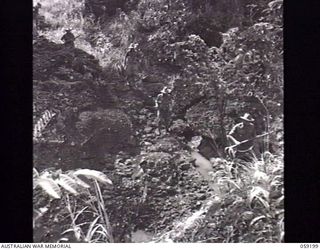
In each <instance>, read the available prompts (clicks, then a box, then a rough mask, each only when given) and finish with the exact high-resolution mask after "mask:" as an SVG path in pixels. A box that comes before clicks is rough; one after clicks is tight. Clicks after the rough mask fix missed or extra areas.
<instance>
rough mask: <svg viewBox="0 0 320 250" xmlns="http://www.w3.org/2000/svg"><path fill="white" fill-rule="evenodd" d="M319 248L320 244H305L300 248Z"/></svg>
mask: <svg viewBox="0 0 320 250" xmlns="http://www.w3.org/2000/svg"><path fill="white" fill-rule="evenodd" d="M318 247H319V244H315V243H313V244H308V243H303V244H300V248H310V249H316V248H318Z"/></svg>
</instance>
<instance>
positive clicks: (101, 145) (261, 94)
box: [32, 0, 285, 243]
mask: <svg viewBox="0 0 320 250" xmlns="http://www.w3.org/2000/svg"><path fill="white" fill-rule="evenodd" d="M282 13H283V0H33V32H32V38H33V39H32V40H33V41H32V44H33V45H32V46H33V84H32V86H33V113H32V114H33V217H32V221H33V225H32V226H33V227H32V228H33V241H34V242H35V243H42V242H46V243H165V242H167V243H283V242H284V241H285V240H284V237H285V230H284V227H285V223H284V213H285V209H284V198H285V197H284V196H285V195H284V176H283V175H284V129H283V120H284V112H283V106H284V105H283V104H284V101H283V98H284V93H283V89H284V88H283V75H284V74H283V14H282Z"/></svg>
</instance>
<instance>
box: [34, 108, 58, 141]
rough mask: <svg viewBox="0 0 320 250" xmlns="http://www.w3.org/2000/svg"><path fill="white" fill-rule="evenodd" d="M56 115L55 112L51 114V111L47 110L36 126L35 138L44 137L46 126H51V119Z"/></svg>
mask: <svg viewBox="0 0 320 250" xmlns="http://www.w3.org/2000/svg"><path fill="white" fill-rule="evenodd" d="M55 115H56V114H55V113H54V112H51V111H49V110H46V111H45V112H44V113H43V114H42V116H41V117H40V119H39V120H38V121H37V123H36V124H35V126H34V129H33V138H34V139H38V138H40V137H41V136H42V132H43V130H44V129H45V128H46V126H47V125H48V124H49V122H50V121H51V119H52V118H53V117H54V116H55Z"/></svg>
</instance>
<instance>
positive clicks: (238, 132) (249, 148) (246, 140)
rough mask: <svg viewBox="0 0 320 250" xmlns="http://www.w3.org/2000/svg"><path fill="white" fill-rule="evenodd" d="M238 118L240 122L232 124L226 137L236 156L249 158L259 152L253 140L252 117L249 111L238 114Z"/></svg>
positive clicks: (253, 127)
mask: <svg viewBox="0 0 320 250" xmlns="http://www.w3.org/2000/svg"><path fill="white" fill-rule="evenodd" d="M240 119H241V122H240V123H238V124H236V125H234V126H233V128H232V129H231V131H230V132H229V134H228V135H227V138H228V140H229V142H230V143H231V145H232V146H231V148H233V149H234V151H235V157H236V158H239V159H242V160H250V158H252V157H257V156H258V154H259V151H258V148H257V146H256V143H255V140H254V139H255V137H256V129H255V126H254V123H253V122H254V119H253V118H252V117H251V115H250V114H249V113H245V114H244V115H243V116H240ZM229 149H230V147H229Z"/></svg>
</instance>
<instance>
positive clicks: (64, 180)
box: [56, 174, 79, 195]
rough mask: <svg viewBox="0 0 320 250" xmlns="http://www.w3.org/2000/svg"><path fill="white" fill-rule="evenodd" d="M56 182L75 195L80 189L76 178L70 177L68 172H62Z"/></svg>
mask: <svg viewBox="0 0 320 250" xmlns="http://www.w3.org/2000/svg"><path fill="white" fill-rule="evenodd" d="M56 182H57V183H58V184H59V185H60V186H61V187H63V188H64V189H65V190H67V191H69V192H70V193H72V194H74V195H78V194H79V193H78V191H77V190H76V188H77V184H76V181H75V180H74V179H72V178H71V177H69V176H68V175H66V174H60V175H59V179H57V180H56Z"/></svg>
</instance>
